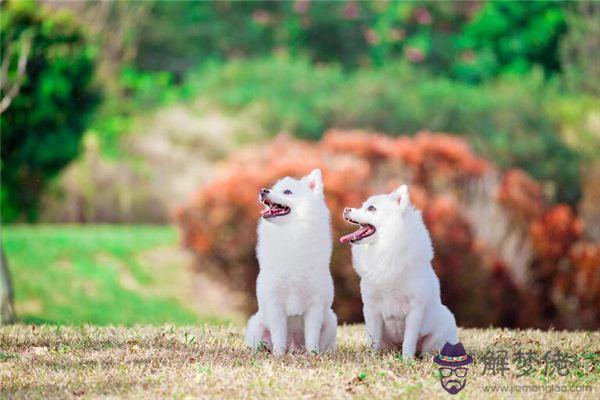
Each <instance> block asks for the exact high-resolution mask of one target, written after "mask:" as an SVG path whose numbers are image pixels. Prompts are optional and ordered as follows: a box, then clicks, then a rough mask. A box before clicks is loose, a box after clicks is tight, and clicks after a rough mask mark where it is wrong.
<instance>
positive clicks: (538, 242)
mask: <svg viewBox="0 0 600 400" xmlns="http://www.w3.org/2000/svg"><path fill="white" fill-rule="evenodd" d="M315 167H320V168H321V169H322V170H323V176H324V181H325V192H326V193H325V194H326V198H327V203H328V206H329V208H330V210H331V212H332V225H333V231H334V237H335V247H334V254H333V258H332V264H331V268H332V273H333V276H334V280H335V285H336V296H335V303H334V308H335V310H336V312H337V313H338V316H339V318H340V320H341V321H346V322H352V321H359V320H361V319H362V304H361V301H360V292H359V287H358V278H357V276H356V273H355V272H354V271H353V268H352V265H351V260H350V249H349V248H348V247H347V246H342V245H340V244H339V243H338V242H337V238H338V237H339V236H340V235H341V234H342V233H345V232H347V231H348V230H349V227H348V226H347V225H346V224H345V222H344V221H343V219H342V218H341V210H342V209H343V208H344V207H345V206H358V205H360V204H361V202H362V201H363V200H364V199H365V198H366V197H368V196H369V195H371V194H374V193H381V192H386V191H390V190H392V189H394V188H395V187H397V186H398V185H399V184H401V183H408V184H409V188H410V194H411V198H412V200H413V203H414V204H415V205H416V206H417V207H418V208H420V209H421V210H423V216H424V220H425V222H426V224H427V226H428V228H429V230H430V232H431V236H432V240H433V242H434V248H435V254H436V255H435V259H434V268H435V269H436V272H437V274H438V276H439V277H440V279H441V284H442V297H443V300H444V302H445V303H446V304H448V306H449V307H450V308H451V309H452V310H453V311H454V312H455V314H456V316H457V320H458V321H459V323H460V324H461V325H463V326H486V325H489V324H493V325H503V326H527V325H536V326H542V325H546V326H547V325H549V324H554V325H556V326H565V327H575V326H577V323H574V322H573V320H572V319H569V316H568V315H567V316H565V315H564V314H563V313H561V309H562V305H561V303H560V302H561V301H562V300H561V299H562V298H567V297H568V298H571V297H573V296H575V297H576V298H577V299H578V301H579V303H578V305H579V309H580V310H581V311H585V312H587V313H588V314H590V315H591V317H589V318H588V319H586V322H585V324H587V325H592V326H598V324H599V323H600V318H599V316H598V315H597V312H596V313H595V314H594V313H593V312H592V311H589V310H590V309H591V308H593V306H594V304H597V301H598V292H599V291H600V278H599V277H598V273H599V272H598V270H599V269H600V267H599V265H598V260H599V259H600V244H592V243H585V242H582V241H581V234H582V230H581V222H580V221H579V219H578V218H577V216H576V215H575V214H574V213H573V212H572V211H571V210H570V209H569V208H568V207H567V206H564V205H559V206H555V207H554V208H550V209H548V208H547V207H546V205H545V204H546V203H545V199H544V197H543V194H542V191H541V188H540V186H539V184H538V183H537V182H535V181H534V180H533V179H531V178H529V177H528V176H527V175H526V174H525V173H523V172H521V171H517V170H514V171H509V172H508V173H506V174H505V175H504V176H503V177H501V179H500V180H499V181H497V183H495V184H494V186H492V188H491V190H488V192H486V193H485V196H486V198H485V200H486V201H489V202H490V203H498V204H499V205H502V208H501V209H503V210H505V211H503V214H502V215H503V218H505V219H508V220H509V221H513V222H514V225H515V226H516V227H517V228H516V229H521V230H522V232H523V237H526V238H527V237H529V238H530V239H528V240H530V241H531V248H532V249H533V255H532V257H531V259H530V262H529V267H528V271H527V276H528V277H529V280H528V283H527V284H534V283H535V284H539V285H542V286H543V288H544V289H543V290H537V291H536V290H532V289H531V287H528V286H523V284H522V283H518V282H517V281H516V280H515V279H514V276H513V272H512V269H511V267H512V266H511V265H509V264H507V262H508V261H506V260H502V259H501V258H500V257H499V256H498V254H500V252H498V251H496V249H494V248H493V246H491V245H489V244H488V243H485V239H484V238H482V237H478V235H477V234H476V233H475V232H478V231H479V230H478V229H476V228H478V224H486V223H490V222H489V221H485V220H479V219H476V218H472V217H470V215H469V213H468V212H467V211H468V207H469V205H468V202H465V201H464V199H465V197H466V196H468V193H469V188H470V186H471V185H472V184H474V183H476V182H478V181H479V179H480V178H484V177H485V176H495V175H496V174H497V173H498V172H497V171H495V170H494V168H493V166H492V165H491V164H490V163H488V162H487V161H486V160H484V159H482V158H480V157H478V156H477V155H475V154H474V153H473V152H472V151H471V149H470V148H469V146H468V145H467V144H466V143H465V142H464V141H463V140H462V139H459V138H457V137H454V136H451V135H447V134H439V133H438V134H434V133H429V132H422V133H419V134H417V135H416V136H415V137H412V138H409V137H399V138H391V137H389V136H383V135H379V134H373V133H369V132H366V131H342V130H332V131H329V132H327V133H326V134H325V135H324V138H323V139H322V140H321V141H320V142H318V143H309V142H302V141H299V140H295V139H292V138H289V137H285V136H283V137H279V138H277V139H276V140H274V141H272V142H271V143H267V144H262V145H257V146H253V147H250V148H246V149H244V150H241V151H240V152H238V153H236V154H233V155H232V156H231V157H230V158H229V159H228V160H226V162H225V163H224V164H223V165H222V166H221V167H220V168H219V172H218V174H217V176H215V178H214V180H213V181H212V182H211V183H209V184H208V185H206V186H204V187H202V188H201V189H200V190H199V192H198V193H197V195H196V196H195V197H194V198H193V199H192V200H191V202H190V203H189V204H188V205H186V206H184V207H182V208H181V209H180V210H179V211H178V213H177V216H176V217H177V221H178V223H179V226H180V227H181V231H182V238H183V243H184V245H185V246H186V247H187V248H189V249H190V250H192V251H193V252H194V254H196V255H197V260H198V261H197V267H198V268H201V269H204V270H206V271H208V272H211V273H213V274H214V275H216V276H219V277H221V278H223V279H224V280H225V281H226V282H228V283H229V284H230V287H231V288H232V290H233V289H239V290H242V291H243V292H245V293H246V294H247V300H248V301H247V311H248V312H250V311H253V310H254V309H255V300H254V284H255V279H256V274H257V272H258V265H257V261H256V258H255V254H254V247H255V244H256V237H255V229H256V224H257V220H258V218H259V210H260V208H261V206H260V205H259V203H258V201H257V193H258V190H259V189H260V188H261V187H265V186H271V185H272V184H273V183H274V182H275V181H276V180H277V179H279V178H281V177H283V176H286V175H290V176H296V177H299V176H302V175H304V174H306V173H308V172H309V171H310V170H311V169H312V168H315ZM495 182H496V181H495ZM565 263H568V265H570V266H571V267H570V269H569V270H568V272H567V273H565V272H564V271H563V269H560V268H558V266H559V265H563V264H565ZM590 291H591V293H593V294H590ZM551 293H558V294H560V295H554V296H552V295H551ZM594 302H596V303H594Z"/></svg>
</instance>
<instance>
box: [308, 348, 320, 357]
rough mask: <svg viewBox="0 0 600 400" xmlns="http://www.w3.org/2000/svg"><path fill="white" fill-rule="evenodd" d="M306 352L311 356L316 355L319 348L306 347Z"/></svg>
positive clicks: (318, 352)
mask: <svg viewBox="0 0 600 400" xmlns="http://www.w3.org/2000/svg"><path fill="white" fill-rule="evenodd" d="M308 354H310V355H311V356H318V355H319V354H320V351H319V349H308Z"/></svg>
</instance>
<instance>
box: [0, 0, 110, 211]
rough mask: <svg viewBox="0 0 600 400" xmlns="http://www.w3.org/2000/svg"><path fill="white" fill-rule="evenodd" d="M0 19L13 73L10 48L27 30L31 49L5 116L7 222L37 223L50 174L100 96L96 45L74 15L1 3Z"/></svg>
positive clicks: (74, 148)
mask: <svg viewBox="0 0 600 400" xmlns="http://www.w3.org/2000/svg"><path fill="white" fill-rule="evenodd" d="M0 18H1V36H2V45H1V54H3V56H4V55H9V54H11V55H10V58H7V59H6V60H8V61H9V64H7V65H8V67H9V72H8V77H11V75H13V74H15V72H12V71H13V70H15V69H16V68H17V66H16V64H17V58H18V51H14V49H13V51H11V53H9V51H10V50H9V48H11V47H12V48H14V47H17V48H18V46H19V44H20V43H22V42H21V41H22V38H23V36H24V35H27V36H28V37H29V38H31V46H32V47H31V51H30V54H29V57H28V59H27V65H26V76H25V79H24V81H23V82H22V85H21V87H20V91H19V93H18V95H17V96H16V97H15V98H14V99H13V101H12V103H11V104H10V106H9V107H8V109H7V110H6V111H4V112H3V113H2V115H1V137H2V150H1V154H2V199H1V200H2V220H3V221H11V220H15V219H26V220H29V221H32V220H34V219H35V218H36V215H37V203H38V197H39V194H40V193H41V191H42V190H43V188H44V187H45V185H46V182H47V181H48V179H49V178H51V177H53V176H54V175H56V173H57V172H58V171H60V169H61V168H62V167H64V166H65V165H66V164H67V163H68V162H69V161H71V159H73V158H74V157H75V156H76V155H77V153H78V151H79V140H80V138H81V135H82V134H83V131H84V129H85V127H86V125H87V123H88V121H89V117H90V113H91V112H92V110H93V109H94V106H95V105H96V104H97V102H98V100H99V95H98V91H97V90H96V89H94V88H93V86H92V78H93V74H94V49H93V48H92V47H90V46H89V45H87V44H86V43H85V41H84V39H83V36H82V34H81V31H80V30H79V28H78V25H77V23H76V21H75V19H74V18H73V17H72V16H71V15H70V14H67V13H58V14H50V13H47V12H45V11H44V10H43V9H40V8H39V7H38V5H37V4H36V3H34V2H31V1H22V2H3V4H2V16H1V17H0ZM5 94H6V93H3V95H5Z"/></svg>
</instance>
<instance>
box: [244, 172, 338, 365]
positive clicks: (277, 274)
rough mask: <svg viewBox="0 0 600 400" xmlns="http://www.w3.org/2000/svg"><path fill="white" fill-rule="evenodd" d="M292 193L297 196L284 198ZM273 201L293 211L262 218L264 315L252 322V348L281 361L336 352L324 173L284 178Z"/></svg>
mask: <svg viewBox="0 0 600 400" xmlns="http://www.w3.org/2000/svg"><path fill="white" fill-rule="evenodd" d="M286 190H291V191H292V194H291V195H286V194H284V192H285V191H286ZM268 196H269V199H270V200H271V201H273V202H276V203H279V204H283V205H286V206H288V207H290V210H291V211H290V213H289V214H287V215H283V216H279V217H275V218H271V219H264V218H261V220H260V222H259V224H258V243H257V246H256V255H257V258H258V263H259V266H260V271H259V273H258V278H257V280H256V296H257V298H258V312H257V313H256V314H255V315H254V316H252V317H251V318H250V320H249V321H248V326H247V328H246V343H247V345H248V346H249V347H252V348H257V347H259V346H262V345H264V346H266V348H268V349H269V350H271V351H272V352H273V353H274V354H276V355H281V354H283V353H285V352H286V351H294V350H298V349H301V348H306V349H307V350H308V351H310V352H323V351H326V350H333V349H334V348H335V345H336V330H337V317H336V315H335V313H334V312H333V310H332V309H331V305H332V303H333V279H332V278H331V272H330V270H329V262H330V259H331V251H332V243H331V240H332V238H331V227H330V221H329V210H328V209H327V205H326V204H325V198H324V195H323V182H322V178H321V171H320V170H318V169H317V170H314V171H313V172H311V173H310V174H309V175H307V176H305V177H304V178H302V179H301V180H296V179H292V178H289V177H286V178H283V179H281V180H279V181H278V182H277V183H276V184H275V186H273V187H272V188H271V189H270V193H269V194H268Z"/></svg>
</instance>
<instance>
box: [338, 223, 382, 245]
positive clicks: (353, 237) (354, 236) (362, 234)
mask: <svg viewBox="0 0 600 400" xmlns="http://www.w3.org/2000/svg"><path fill="white" fill-rule="evenodd" d="M346 221H348V222H350V223H351V224H355V225H358V226H360V228H358V229H357V230H355V231H354V232H352V233H349V234H347V235H344V236H342V237H341V238H340V242H342V243H348V242H349V243H356V242H358V241H360V240H363V239H364V238H367V237H369V236H371V235H372V234H374V233H375V231H376V229H375V227H374V226H373V225H371V224H361V223H360V222H356V221H354V220H352V219H350V218H346Z"/></svg>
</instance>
